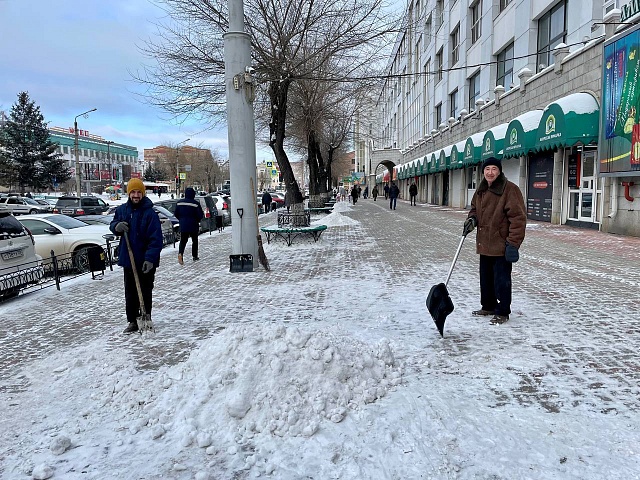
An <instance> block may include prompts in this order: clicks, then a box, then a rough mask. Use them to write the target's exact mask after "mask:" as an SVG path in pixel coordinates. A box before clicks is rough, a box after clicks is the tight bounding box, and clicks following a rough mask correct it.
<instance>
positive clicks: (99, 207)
mask: <svg viewBox="0 0 640 480" xmlns="http://www.w3.org/2000/svg"><path fill="white" fill-rule="evenodd" d="M107 210H109V204H108V203H107V202H105V201H104V200H102V199H101V198H98V197H94V196H91V195H87V196H86V197H72V196H64V197H60V198H58V201H57V202H56V206H55V208H54V209H53V213H61V214H63V215H68V216H70V217H77V216H80V215H95V214H101V213H105V212H106V211H107Z"/></svg>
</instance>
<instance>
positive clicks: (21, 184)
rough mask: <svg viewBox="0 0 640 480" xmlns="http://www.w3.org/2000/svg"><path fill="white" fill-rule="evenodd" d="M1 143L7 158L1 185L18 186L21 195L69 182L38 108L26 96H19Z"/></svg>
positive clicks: (2, 133) (63, 163)
mask: <svg viewBox="0 0 640 480" xmlns="http://www.w3.org/2000/svg"><path fill="white" fill-rule="evenodd" d="M0 142H1V146H2V149H3V150H4V152H5V156H6V165H4V167H5V170H4V173H5V178H4V181H5V182H6V183H7V184H8V185H10V186H11V185H17V187H18V188H19V190H20V191H21V192H22V193H24V192H25V190H26V189H27V187H30V189H34V190H40V189H44V188H49V187H52V186H53V183H54V182H58V183H63V182H66V181H67V180H68V179H69V178H71V173H70V172H69V169H68V168H67V166H66V162H65V161H64V160H62V159H61V158H60V157H61V156H62V155H61V154H60V153H56V148H57V147H58V144H57V143H54V142H53V141H51V138H50V136H49V129H48V128H47V124H46V122H45V121H44V116H43V115H42V113H40V107H39V106H37V105H36V104H35V102H33V101H32V100H31V99H30V98H29V94H28V93H27V92H21V93H19V94H18V101H17V102H16V103H15V104H14V105H13V106H12V107H11V113H10V115H9V120H8V121H7V122H6V123H5V125H4V126H3V128H2V132H0Z"/></svg>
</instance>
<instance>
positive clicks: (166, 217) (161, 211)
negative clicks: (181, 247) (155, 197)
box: [153, 203, 180, 242]
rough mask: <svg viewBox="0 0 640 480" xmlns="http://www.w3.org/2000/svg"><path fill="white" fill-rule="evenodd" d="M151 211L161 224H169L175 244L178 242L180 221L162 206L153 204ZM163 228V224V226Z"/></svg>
mask: <svg viewBox="0 0 640 480" xmlns="http://www.w3.org/2000/svg"><path fill="white" fill-rule="evenodd" d="M153 209H154V210H155V211H156V212H157V213H158V216H159V217H160V221H161V222H163V221H164V222H167V221H168V222H169V224H170V225H171V228H172V229H173V235H174V236H175V239H176V242H179V241H180V220H178V219H177V218H176V216H175V215H174V214H173V213H171V212H170V211H169V210H167V209H166V208H164V207H163V206H162V205H157V204H155V203H154V204H153ZM163 227H164V224H163Z"/></svg>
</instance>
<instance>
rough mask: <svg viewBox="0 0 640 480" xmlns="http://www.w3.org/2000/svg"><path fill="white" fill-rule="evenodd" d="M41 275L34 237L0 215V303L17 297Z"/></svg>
mask: <svg viewBox="0 0 640 480" xmlns="http://www.w3.org/2000/svg"><path fill="white" fill-rule="evenodd" d="M43 275H44V269H43V268H42V257H41V256H40V255H37V254H36V250H35V241H34V239H33V237H32V236H31V235H30V234H29V232H28V231H27V230H26V229H25V228H24V227H23V226H22V224H21V223H20V222H19V221H18V220H17V219H16V218H15V217H14V216H13V215H10V214H7V213H0V299H5V298H9V297H13V296H15V295H17V294H18V293H19V292H20V289H21V288H23V287H25V286H27V285H29V284H31V283H38V282H39V281H40V279H41V278H42V276H43Z"/></svg>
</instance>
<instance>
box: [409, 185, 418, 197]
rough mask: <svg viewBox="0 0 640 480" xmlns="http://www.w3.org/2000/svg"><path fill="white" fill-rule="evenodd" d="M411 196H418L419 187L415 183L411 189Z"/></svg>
mask: <svg viewBox="0 0 640 480" xmlns="http://www.w3.org/2000/svg"><path fill="white" fill-rule="evenodd" d="M409 195H411V196H412V197H413V196H415V195H418V186H417V185H416V184H415V183H412V184H411V186H410V187H409Z"/></svg>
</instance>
